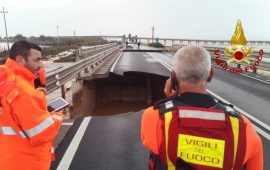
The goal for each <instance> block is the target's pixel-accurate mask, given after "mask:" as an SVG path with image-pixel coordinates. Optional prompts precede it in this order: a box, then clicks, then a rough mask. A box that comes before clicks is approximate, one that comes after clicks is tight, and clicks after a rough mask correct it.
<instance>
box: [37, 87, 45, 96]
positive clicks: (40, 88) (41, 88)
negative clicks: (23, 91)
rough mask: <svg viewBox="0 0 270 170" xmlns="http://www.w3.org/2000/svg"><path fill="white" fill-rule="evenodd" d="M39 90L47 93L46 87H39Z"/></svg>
mask: <svg viewBox="0 0 270 170" xmlns="http://www.w3.org/2000/svg"><path fill="white" fill-rule="evenodd" d="M37 90H39V91H41V92H43V93H44V94H45V95H46V94H47V90H46V88H44V87H38V88H37Z"/></svg>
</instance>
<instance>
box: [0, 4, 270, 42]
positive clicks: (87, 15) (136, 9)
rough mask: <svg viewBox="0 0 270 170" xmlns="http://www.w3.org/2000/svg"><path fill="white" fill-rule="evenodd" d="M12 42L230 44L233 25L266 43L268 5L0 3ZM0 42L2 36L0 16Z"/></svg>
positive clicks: (268, 35)
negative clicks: (123, 39)
mask: <svg viewBox="0 0 270 170" xmlns="http://www.w3.org/2000/svg"><path fill="white" fill-rule="evenodd" d="M0 6H3V7H5V10H7V11H8V13H7V14H6V20H7V27H8V34H9V35H10V36H14V35H16V34H23V35H24V36H39V35H46V36H56V35H57V31H56V25H59V34H60V36H61V35H73V32H74V31H75V32H76V35H100V34H102V35H123V34H126V35H127V34H128V33H131V34H132V35H138V36H139V37H140V36H144V37H145V36H146V37H150V36H151V27H152V26H153V25H154V27H155V37H160V38H192V39H217V40H229V39H230V38H231V36H232V34H233V32H234V29H235V26H236V23H237V20H238V19H240V20H241V21H242V25H243V28H244V32H245V36H246V39H247V40H268V41H269V40H270V19H269V18H270V0H133V1H131V0H5V1H4V0H0ZM0 36H1V37H4V36H5V29H4V20H3V16H2V14H1V15H0Z"/></svg>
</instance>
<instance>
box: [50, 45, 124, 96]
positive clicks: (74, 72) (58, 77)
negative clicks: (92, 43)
mask: <svg viewBox="0 0 270 170" xmlns="http://www.w3.org/2000/svg"><path fill="white" fill-rule="evenodd" d="M91 49H92V50H89V49H85V51H84V49H82V52H83V53H84V55H87V54H89V53H91V52H93V51H96V50H101V49H104V51H102V52H100V53H98V54H94V55H89V56H88V57H87V58H84V59H82V60H80V61H77V62H75V63H74V64H72V65H70V66H66V67H63V68H61V69H59V70H55V71H52V72H50V73H49V74H48V75H46V78H47V83H46V89H47V93H51V92H53V91H54V90H56V89H58V88H60V87H61V86H63V85H64V84H65V83H66V82H68V81H70V80H71V79H73V78H74V77H76V76H78V75H79V74H80V73H81V72H82V71H84V70H86V71H89V69H90V68H94V67H98V66H100V64H101V63H103V61H104V60H105V58H106V57H108V56H109V55H110V54H112V53H114V52H116V51H118V50H119V46H118V45H117V44H115V43H114V44H106V45H101V46H98V47H93V48H91ZM94 49H95V50H94Z"/></svg>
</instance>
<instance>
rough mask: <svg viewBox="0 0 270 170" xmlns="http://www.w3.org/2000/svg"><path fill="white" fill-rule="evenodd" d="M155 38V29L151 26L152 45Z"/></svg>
mask: <svg viewBox="0 0 270 170" xmlns="http://www.w3.org/2000/svg"><path fill="white" fill-rule="evenodd" d="M154 36H155V27H154V25H153V27H152V43H154V38H155V37H154Z"/></svg>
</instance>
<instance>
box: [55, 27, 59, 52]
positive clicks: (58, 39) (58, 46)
mask: <svg viewBox="0 0 270 170" xmlns="http://www.w3.org/2000/svg"><path fill="white" fill-rule="evenodd" d="M55 27H56V30H57V46H58V47H59V31H58V28H59V25H56V26H55Z"/></svg>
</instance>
